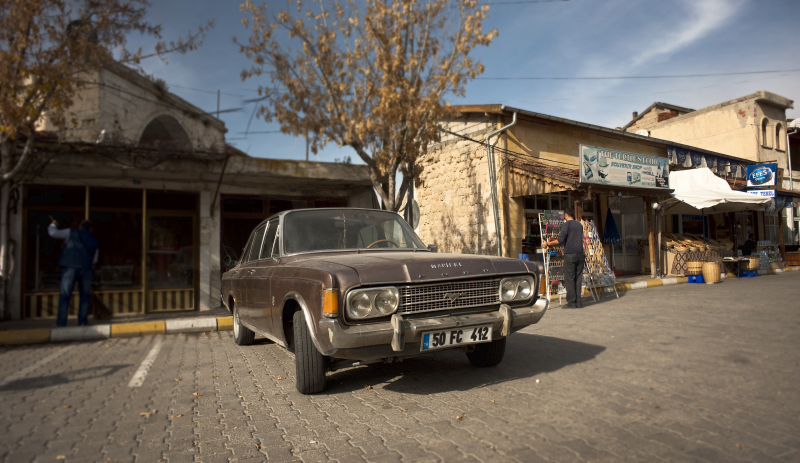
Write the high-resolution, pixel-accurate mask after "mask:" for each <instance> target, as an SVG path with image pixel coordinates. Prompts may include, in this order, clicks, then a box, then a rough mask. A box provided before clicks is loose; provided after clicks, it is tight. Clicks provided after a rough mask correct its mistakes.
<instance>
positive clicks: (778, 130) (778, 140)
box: [775, 122, 786, 151]
mask: <svg viewBox="0 0 800 463" xmlns="http://www.w3.org/2000/svg"><path fill="white" fill-rule="evenodd" d="M782 132H783V124H781V123H780V122H778V123H777V124H775V149H776V150H778V151H785V150H786V148H785V147H784V148H783V149H781V140H782V139H783V138H784V136H783V133H782Z"/></svg>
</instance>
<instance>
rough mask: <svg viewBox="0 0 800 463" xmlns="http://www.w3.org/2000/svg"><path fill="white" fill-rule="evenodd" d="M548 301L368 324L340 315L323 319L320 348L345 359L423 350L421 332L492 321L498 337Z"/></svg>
mask: <svg viewBox="0 0 800 463" xmlns="http://www.w3.org/2000/svg"><path fill="white" fill-rule="evenodd" d="M548 306H549V302H548V301H547V299H545V298H539V299H538V300H537V301H536V303H534V304H533V305H531V306H529V307H520V308H514V309H512V308H511V307H509V306H508V305H506V304H503V305H501V306H500V309H499V310H496V311H493V312H487V313H480V314H469V315H451V316H447V317H430V318H409V319H404V318H403V317H402V316H400V315H393V316H392V319H391V321H389V322H383V323H373V324H369V325H344V324H342V323H341V321H340V320H339V319H338V318H333V319H322V320H320V322H319V329H318V331H317V336H316V340H317V343H316V344H317V348H318V349H319V350H320V351H321V352H322V354H323V355H327V356H332V357H336V358H343V359H353V360H372V359H380V358H388V357H401V356H406V355H413V354H419V353H420V345H421V342H422V334H423V333H425V332H427V331H438V330H447V329H451V328H465V327H470V326H477V325H487V324H491V325H492V338H493V339H499V338H501V337H505V336H508V335H510V334H511V333H513V332H515V331H518V330H521V329H522V328H525V327H526V326H528V325H533V324H534V323H537V322H538V321H539V320H541V318H542V316H544V313H545V312H546V311H547V308H548Z"/></svg>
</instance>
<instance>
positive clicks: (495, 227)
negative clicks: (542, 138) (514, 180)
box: [485, 111, 517, 256]
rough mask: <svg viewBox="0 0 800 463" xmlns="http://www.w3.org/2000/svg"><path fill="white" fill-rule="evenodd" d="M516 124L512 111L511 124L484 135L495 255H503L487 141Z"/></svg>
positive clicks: (494, 176) (494, 180)
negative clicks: (490, 193) (495, 242)
mask: <svg viewBox="0 0 800 463" xmlns="http://www.w3.org/2000/svg"><path fill="white" fill-rule="evenodd" d="M516 123H517V112H516V111H514V115H513V116H512V119H511V123H510V124H508V125H507V126H505V127H501V128H499V129H497V130H495V131H494V132H492V133H490V134H489V135H486V138H485V140H486V160H487V161H488V162H489V186H490V188H491V189H492V212H494V230H495V236H496V238H497V255H498V256H502V255H503V247H502V241H501V240H500V211H499V209H498V206H497V187H496V184H495V182H496V174H495V171H494V156H493V155H492V145H491V144H489V139H490V138H492V137H493V136H495V135H497V134H499V133H502V132H504V131H505V130H507V129H509V128H511V127H513V126H514V125H516Z"/></svg>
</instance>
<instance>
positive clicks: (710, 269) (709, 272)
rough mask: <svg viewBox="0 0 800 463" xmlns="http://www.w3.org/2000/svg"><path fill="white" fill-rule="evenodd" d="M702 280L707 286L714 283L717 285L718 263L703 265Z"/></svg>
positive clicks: (718, 277) (718, 279)
mask: <svg viewBox="0 0 800 463" xmlns="http://www.w3.org/2000/svg"><path fill="white" fill-rule="evenodd" d="M703 280H705V282H706V284H709V285H711V284H714V283H719V281H720V269H719V264H718V263H716V262H705V263H703Z"/></svg>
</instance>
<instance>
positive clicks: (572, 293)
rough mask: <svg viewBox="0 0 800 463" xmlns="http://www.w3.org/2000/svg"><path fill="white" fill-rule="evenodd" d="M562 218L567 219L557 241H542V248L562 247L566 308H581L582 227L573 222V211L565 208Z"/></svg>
mask: <svg viewBox="0 0 800 463" xmlns="http://www.w3.org/2000/svg"><path fill="white" fill-rule="evenodd" d="M564 218H565V219H567V221H566V222H564V224H563V225H561V231H560V232H559V233H558V239H557V240H550V241H542V247H544V248H547V247H548V246H553V245H556V244H559V245H561V246H564V286H565V287H566V289H567V308H568V309H580V308H583V300H582V298H581V296H582V294H581V293H582V292H583V287H582V286H583V285H582V284H581V281H582V278H583V266H584V262H585V261H586V256H585V255H584V254H583V225H581V223H580V222H579V221H577V220H575V210H574V209H572V208H567V209H566V210H564Z"/></svg>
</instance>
